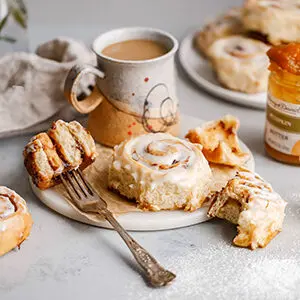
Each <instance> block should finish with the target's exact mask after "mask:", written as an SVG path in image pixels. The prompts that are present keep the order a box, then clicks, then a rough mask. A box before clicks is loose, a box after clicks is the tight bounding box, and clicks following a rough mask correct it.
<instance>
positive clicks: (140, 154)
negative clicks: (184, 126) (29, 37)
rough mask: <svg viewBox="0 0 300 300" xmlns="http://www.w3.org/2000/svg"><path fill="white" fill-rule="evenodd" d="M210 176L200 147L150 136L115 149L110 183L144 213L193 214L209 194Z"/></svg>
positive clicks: (122, 144)
mask: <svg viewBox="0 0 300 300" xmlns="http://www.w3.org/2000/svg"><path fill="white" fill-rule="evenodd" d="M211 177H212V173H211V170H210V167H209V165H208V162H207V160H206V159H205V157H204V156H203V154H202V152H201V146H200V145H197V144H192V143H190V142H188V141H185V140H181V139H179V138H176V137H174V136H172V135H169V134H165V133H150V134H146V135H142V136H139V137H136V138H133V139H131V140H129V141H125V142H123V143H121V144H120V145H119V146H116V147H115V149H114V158H113V162H112V165H111V167H110V170H109V178H108V183H109V187H110V188H112V189H115V190H117V191H118V192H119V193H120V194H122V195H124V196H126V197H127V198H129V199H134V200H136V202H137V203H138V206H139V207H140V208H142V209H145V210H153V211H159V210H164V209H169V210H173V209H184V210H189V211H193V210H195V209H197V208H199V207H201V205H202V204H203V202H204V200H205V198H206V196H207V195H208V193H209V185H210V181H211Z"/></svg>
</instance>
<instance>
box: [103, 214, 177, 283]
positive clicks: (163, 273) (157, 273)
mask: <svg viewBox="0 0 300 300" xmlns="http://www.w3.org/2000/svg"><path fill="white" fill-rule="evenodd" d="M98 213H99V214H101V215H102V216H104V217H105V219H106V220H107V221H108V222H109V223H110V224H111V226H112V227H113V228H114V229H115V230H116V231H117V232H118V233H119V235H120V236H121V237H122V239H123V240H124V242H125V243H126V245H127V246H128V248H129V249H130V251H131V252H132V254H133V256H134V258H135V259H136V261H137V262H138V264H139V265H140V267H141V269H142V271H143V273H144V275H146V277H147V278H148V280H149V281H150V283H151V285H153V286H154V287H159V286H164V285H166V284H167V283H169V282H171V281H172V280H173V279H174V278H175V277H176V275H175V274H173V273H172V272H170V271H168V270H166V269H164V268H163V267H162V266H160V264H159V263H158V262H157V261H156V259H155V258H154V257H152V256H151V255H150V254H149V253H148V252H147V251H146V250H145V249H144V248H143V247H142V246H140V245H139V244H138V243H137V242H136V241H135V240H134V239H133V238H132V237H131V236H130V235H129V234H128V232H127V231H126V230H125V229H124V228H123V227H122V226H121V225H120V223H119V222H118V221H117V220H116V219H115V217H114V216H113V215H112V213H111V212H110V211H109V210H108V209H106V208H100V209H99V211H98Z"/></svg>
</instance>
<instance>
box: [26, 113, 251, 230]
mask: <svg viewBox="0 0 300 300" xmlns="http://www.w3.org/2000/svg"><path fill="white" fill-rule="evenodd" d="M203 122H204V121H203V120H200V119H197V118H193V117H190V116H186V115H182V116H181V137H184V135H185V134H186V133H187V132H188V130H189V129H191V128H194V127H197V126H200V125H201V123H203ZM241 147H242V148H243V150H244V151H247V152H249V153H250V154H251V152H250V150H249V148H248V147H247V146H246V145H245V144H244V143H243V142H241ZM250 156H251V157H250V159H249V161H248V162H247V167H248V168H249V169H250V170H254V167H255V165H254V159H253V156H252V154H251V155H250ZM30 183H31V187H32V190H33V192H34V194H35V195H36V196H37V197H38V198H39V199H40V200H41V201H42V202H43V203H44V204H45V205H46V206H48V207H49V208H51V209H52V210H54V211H56V212H58V213H59V214H62V215H64V216H66V217H68V218H70V219H73V220H77V221H79V222H82V223H86V224H90V225H95V226H98V227H104V228H111V226H110V224H109V223H108V222H106V221H105V220H103V221H97V222H93V221H91V220H89V219H87V218H86V217H84V216H82V215H80V214H79V213H78V212H77V211H76V210H75V209H74V208H73V207H72V206H71V205H70V204H68V203H67V202H66V201H65V200H64V198H63V196H62V195H61V194H59V193H58V192H57V191H56V190H55V189H52V188H50V189H48V190H44V191H42V190H40V189H38V188H37V187H36V186H35V185H34V184H33V183H32V181H31V180H30ZM206 213H207V207H202V208H200V209H197V210H196V211H195V212H184V211H181V210H176V211H159V212H148V211H145V212H130V213H126V214H122V215H119V216H117V217H116V218H117V220H118V221H119V222H120V223H121V225H122V226H123V227H124V228H125V229H126V230H133V231H155V230H165V229H173V228H179V227H185V226H190V225H194V224H198V223H202V222H205V221H207V220H208V217H207V216H206Z"/></svg>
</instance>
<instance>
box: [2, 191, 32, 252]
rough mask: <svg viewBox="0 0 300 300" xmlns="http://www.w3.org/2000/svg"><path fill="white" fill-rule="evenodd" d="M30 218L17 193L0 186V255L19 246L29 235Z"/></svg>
mask: <svg viewBox="0 0 300 300" xmlns="http://www.w3.org/2000/svg"><path fill="white" fill-rule="evenodd" d="M31 227H32V218H31V215H30V213H29V212H28V209H27V206H26V202H25V200H24V199H23V198H21V197H20V196H19V195H18V194H17V193H15V192H14V191H12V190H10V189H9V188H7V187H4V186H0V256H1V255H3V254H5V253H7V252H8V251H10V250H12V249H13V248H15V247H17V246H20V245H21V244H22V243H23V241H24V240H25V239H26V238H27V237H28V236H29V234H30V230H31Z"/></svg>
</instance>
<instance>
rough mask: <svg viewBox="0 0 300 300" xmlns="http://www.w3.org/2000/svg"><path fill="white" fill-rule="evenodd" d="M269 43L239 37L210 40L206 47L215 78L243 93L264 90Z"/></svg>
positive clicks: (267, 74)
mask: <svg viewBox="0 0 300 300" xmlns="http://www.w3.org/2000/svg"><path fill="white" fill-rule="evenodd" d="M268 49H269V46H267V45H266V44H264V43H262V42H260V41H257V40H253V39H249V38H246V37H242V36H230V37H226V38H222V39H219V40H217V41H216V42H214V43H213V44H212V45H211V47H210V48H209V50H208V53H209V57H210V59H211V62H212V66H213V68H214V70H215V72H216V74H217V77H218V79H219V81H220V82H221V83H222V84H223V85H224V86H225V87H227V88H229V89H232V90H236V91H241V92H244V93H249V94H250V93H258V92H265V91H266V90H267V83H268V76H269V71H268V65H269V61H268V57H267V55H266V52H267V50H268Z"/></svg>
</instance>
